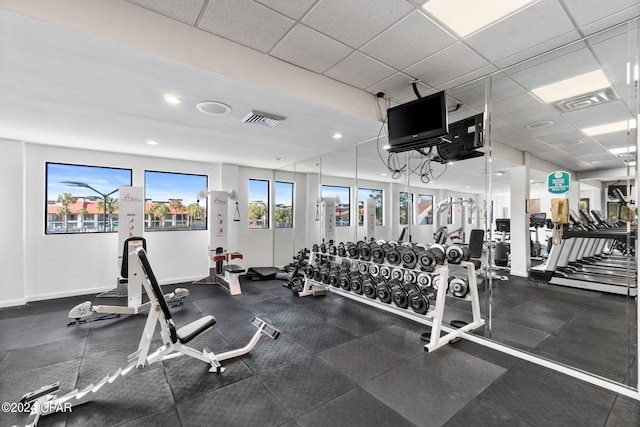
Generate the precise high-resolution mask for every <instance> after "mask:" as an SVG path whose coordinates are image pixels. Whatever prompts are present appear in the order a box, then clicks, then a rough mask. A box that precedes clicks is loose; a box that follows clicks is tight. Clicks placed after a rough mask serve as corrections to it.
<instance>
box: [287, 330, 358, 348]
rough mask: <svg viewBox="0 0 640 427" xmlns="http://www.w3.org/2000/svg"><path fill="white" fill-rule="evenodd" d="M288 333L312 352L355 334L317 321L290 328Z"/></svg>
mask: <svg viewBox="0 0 640 427" xmlns="http://www.w3.org/2000/svg"><path fill="white" fill-rule="evenodd" d="M288 335H289V336H290V337H291V338H292V339H293V340H294V341H295V342H297V343H298V344H300V345H302V346H303V347H304V348H306V349H307V350H309V351H310V352H312V353H318V352H320V351H323V350H326V349H328V348H331V347H335V346H337V345H340V344H342V343H345V342H347V341H351V340H352V339H354V338H355V335H353V334H351V333H349V332H347V331H345V330H344V329H342V328H339V327H337V326H333V325H332V324H330V323H319V324H315V325H311V326H305V327H302V328H296V329H293V330H290V331H289V332H288Z"/></svg>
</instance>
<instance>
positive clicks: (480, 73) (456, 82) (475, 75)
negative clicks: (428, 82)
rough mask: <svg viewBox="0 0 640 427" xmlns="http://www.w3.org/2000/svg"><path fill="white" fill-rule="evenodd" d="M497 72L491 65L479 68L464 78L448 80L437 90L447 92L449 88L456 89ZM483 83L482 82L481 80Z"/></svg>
mask: <svg viewBox="0 0 640 427" xmlns="http://www.w3.org/2000/svg"><path fill="white" fill-rule="evenodd" d="M496 70H497V68H496V67H494V66H493V65H487V66H485V67H482V68H479V69H477V70H475V71H472V72H470V73H469V74H465V75H464V76H460V77H457V78H455V79H453V80H449V81H448V82H446V83H443V84H440V85H438V89H441V90H449V89H451V88H455V87H458V86H460V85H463V84H465V83H469V82H471V81H473V80H476V79H479V78H481V77H484V76H488V75H489V74H491V73H493V72H495V71H496ZM482 81H483V82H484V80H482Z"/></svg>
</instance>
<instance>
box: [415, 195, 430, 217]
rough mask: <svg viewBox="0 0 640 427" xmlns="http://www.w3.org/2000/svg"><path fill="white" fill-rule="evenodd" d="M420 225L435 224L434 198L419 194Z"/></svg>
mask: <svg viewBox="0 0 640 427" xmlns="http://www.w3.org/2000/svg"><path fill="white" fill-rule="evenodd" d="M418 224H433V196H429V195H426V194H418Z"/></svg>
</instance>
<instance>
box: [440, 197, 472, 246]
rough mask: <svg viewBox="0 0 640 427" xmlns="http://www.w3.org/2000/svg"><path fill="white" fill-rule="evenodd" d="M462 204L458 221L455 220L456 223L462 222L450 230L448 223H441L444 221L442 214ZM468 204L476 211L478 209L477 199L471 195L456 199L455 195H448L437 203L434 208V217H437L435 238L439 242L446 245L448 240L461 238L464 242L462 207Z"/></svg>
mask: <svg viewBox="0 0 640 427" xmlns="http://www.w3.org/2000/svg"><path fill="white" fill-rule="evenodd" d="M456 205H460V209H459V210H458V221H453V223H454V224H460V226H459V227H458V228H456V229H455V230H452V231H449V230H448V228H447V226H446V225H441V224H443V223H444V221H443V220H442V216H443V214H444V213H445V212H448V210H449V208H451V209H453V207H454V206H456ZM465 205H467V206H468V207H469V209H470V210H471V211H472V212H474V211H475V210H476V207H475V200H473V199H472V198H471V197H469V198H468V199H457V200H454V198H453V197H447V198H446V199H444V200H442V201H440V202H439V203H437V204H436V208H435V209H434V211H435V212H434V215H433V216H434V217H435V229H436V231H435V233H434V235H433V238H434V240H435V242H436V243H437V244H441V245H444V244H446V243H447V240H452V241H453V240H454V239H456V240H457V239H461V240H462V241H463V242H464V215H463V212H462V207H463V206H465Z"/></svg>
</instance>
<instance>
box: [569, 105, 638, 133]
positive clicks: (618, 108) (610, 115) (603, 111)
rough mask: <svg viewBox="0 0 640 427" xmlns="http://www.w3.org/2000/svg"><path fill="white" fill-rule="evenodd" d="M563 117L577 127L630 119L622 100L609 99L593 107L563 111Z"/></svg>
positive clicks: (627, 109)
mask: <svg viewBox="0 0 640 427" xmlns="http://www.w3.org/2000/svg"><path fill="white" fill-rule="evenodd" d="M564 117H565V118H566V119H567V120H570V121H571V122H572V123H574V124H575V125H576V127H578V128H585V127H591V126H598V125H602V124H606V123H614V122H621V121H624V120H625V119H630V118H631V117H630V115H629V108H628V107H627V106H626V104H625V102H624V100H617V101H611V102H607V103H604V104H599V105H594V106H593V107H588V108H582V109H580V110H575V111H570V112H567V113H564Z"/></svg>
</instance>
